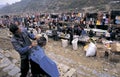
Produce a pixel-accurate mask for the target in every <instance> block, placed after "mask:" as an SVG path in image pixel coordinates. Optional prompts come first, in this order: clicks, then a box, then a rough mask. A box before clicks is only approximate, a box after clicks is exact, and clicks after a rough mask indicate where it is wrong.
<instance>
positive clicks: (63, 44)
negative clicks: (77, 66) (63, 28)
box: [62, 39, 68, 48]
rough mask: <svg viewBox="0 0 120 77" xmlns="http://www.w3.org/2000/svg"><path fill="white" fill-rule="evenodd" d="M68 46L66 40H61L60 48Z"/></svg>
mask: <svg viewBox="0 0 120 77" xmlns="http://www.w3.org/2000/svg"><path fill="white" fill-rule="evenodd" d="M67 46H68V40H65V39H62V47H64V48H65V47H67Z"/></svg>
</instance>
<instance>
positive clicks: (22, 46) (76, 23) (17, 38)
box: [0, 13, 119, 77]
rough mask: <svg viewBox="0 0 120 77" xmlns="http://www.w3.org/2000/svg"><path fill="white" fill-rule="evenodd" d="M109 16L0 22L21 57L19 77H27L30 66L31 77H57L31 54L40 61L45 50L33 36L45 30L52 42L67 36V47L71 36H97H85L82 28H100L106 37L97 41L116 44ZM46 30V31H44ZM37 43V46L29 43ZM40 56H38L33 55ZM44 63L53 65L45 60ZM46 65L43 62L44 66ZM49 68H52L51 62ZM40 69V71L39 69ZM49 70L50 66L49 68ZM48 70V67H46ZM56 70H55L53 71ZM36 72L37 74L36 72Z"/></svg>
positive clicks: (34, 16)
mask: <svg viewBox="0 0 120 77" xmlns="http://www.w3.org/2000/svg"><path fill="white" fill-rule="evenodd" d="M111 23H112V22H111V21H110V15H109V14H103V13H94V14H90V13H62V14H57V13H52V14H31V15H29V14H25V15H3V16H1V18H0V28H9V30H10V32H11V33H12V34H13V37H12V39H11V42H12V44H13V47H14V48H15V50H16V51H17V52H18V53H19V54H20V57H21V76H20V77H26V76H27V73H28V70H29V62H30V64H31V71H32V75H33V77H42V76H43V75H46V76H47V77H59V72H58V70H57V69H55V70H54V69H53V71H55V74H54V73H52V74H51V72H52V71H48V70H49V69H48V70H47V71H46V70H43V69H44V66H43V65H42V62H41V60H40V63H39V62H38V59H37V58H36V56H35V55H34V54H37V56H39V58H41V56H43V55H45V53H44V49H43V48H42V47H43V46H44V45H45V44H46V39H45V38H43V37H41V38H40V37H38V36H36V35H37V34H40V33H45V32H46V30H51V31H52V37H53V39H54V40H55V41H57V40H58V39H59V36H58V32H62V33H63V34H69V36H70V38H69V41H70V44H72V40H73V35H78V36H81V35H82V36H86V35H87V36H89V37H90V38H91V37H93V36H95V35H96V34H95V33H94V32H93V31H92V30H90V31H89V32H88V33H87V32H86V31H85V28H90V29H91V28H99V29H105V30H107V32H106V33H104V34H102V35H101V36H100V38H106V39H107V40H112V41H113V40H115V39H116V38H115V37H116V33H117V31H119V30H115V29H114V28H113V27H112V26H110V24H111ZM44 27H45V28H44ZM30 39H32V40H36V41H37V43H35V42H34V41H33V42H31V40H30ZM37 51H38V53H39V52H41V54H43V55H40V54H38V53H34V52H37ZM45 60H47V61H50V62H52V60H50V59H49V58H48V57H45ZM47 61H44V62H46V63H47ZM52 64H54V66H56V65H55V63H54V62H52ZM40 66H43V67H40ZM48 66H49V65H48ZM48 68H50V67H48ZM55 68H57V67H55ZM36 69H37V70H36Z"/></svg>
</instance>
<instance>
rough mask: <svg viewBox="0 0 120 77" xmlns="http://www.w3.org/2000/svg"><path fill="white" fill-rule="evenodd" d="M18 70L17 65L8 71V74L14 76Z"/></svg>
mask: <svg viewBox="0 0 120 77" xmlns="http://www.w3.org/2000/svg"><path fill="white" fill-rule="evenodd" d="M19 72H20V68H18V67H17V66H16V67H14V68H13V69H12V70H11V71H9V72H8V75H10V76H15V75H16V74H17V73H19Z"/></svg>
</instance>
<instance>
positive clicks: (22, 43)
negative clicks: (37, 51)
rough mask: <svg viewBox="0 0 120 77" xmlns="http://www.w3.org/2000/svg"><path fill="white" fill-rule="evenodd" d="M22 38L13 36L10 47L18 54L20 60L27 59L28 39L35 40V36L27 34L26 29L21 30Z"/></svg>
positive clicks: (29, 42) (28, 51)
mask: <svg viewBox="0 0 120 77" xmlns="http://www.w3.org/2000/svg"><path fill="white" fill-rule="evenodd" d="M22 36H23V37H16V36H13V37H12V38H11V42H12V45H13V47H14V49H15V50H16V51H17V52H18V53H19V54H20V56H21V59H25V58H28V56H29V53H30V50H31V49H30V48H29V46H30V45H31V41H30V39H33V40H34V39H35V36H34V35H33V34H31V33H28V32H27V30H26V29H22Z"/></svg>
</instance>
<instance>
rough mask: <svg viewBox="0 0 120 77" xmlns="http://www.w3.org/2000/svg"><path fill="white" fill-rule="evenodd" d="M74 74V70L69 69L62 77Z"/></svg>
mask: <svg viewBox="0 0 120 77" xmlns="http://www.w3.org/2000/svg"><path fill="white" fill-rule="evenodd" d="M75 72H76V70H75V69H74V68H71V69H70V70H69V71H68V72H67V73H66V74H65V75H64V77H72V75H73V74H74V73H75Z"/></svg>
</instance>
